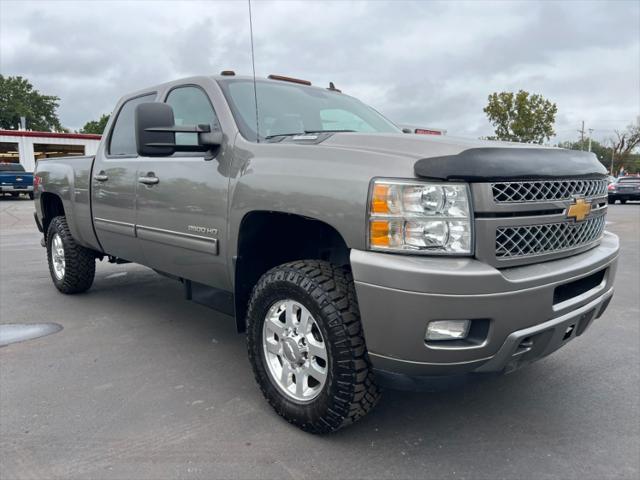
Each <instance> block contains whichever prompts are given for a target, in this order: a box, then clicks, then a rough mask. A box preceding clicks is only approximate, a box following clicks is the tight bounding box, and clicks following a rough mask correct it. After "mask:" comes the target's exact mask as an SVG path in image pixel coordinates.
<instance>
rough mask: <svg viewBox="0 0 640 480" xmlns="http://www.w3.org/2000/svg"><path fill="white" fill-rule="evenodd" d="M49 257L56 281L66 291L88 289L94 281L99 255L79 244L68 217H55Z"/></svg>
mask: <svg viewBox="0 0 640 480" xmlns="http://www.w3.org/2000/svg"><path fill="white" fill-rule="evenodd" d="M47 260H48V262H49V273H50V274H51V279H52V280H53V284H54V285H55V286H56V288H57V289H58V290H60V291H61V292H62V293H67V294H72V293H81V292H85V291H87V290H88V289H89V288H90V287H91V285H92V284H93V277H94V276H95V272H96V259H95V255H94V253H93V252H92V251H91V250H89V249H87V248H84V247H82V246H80V245H78V244H76V242H75V240H74V239H73V237H72V236H71V233H70V232H69V226H68V225H67V221H66V219H65V218H64V217H55V218H54V219H53V220H51V223H50V224H49V229H48V230H47Z"/></svg>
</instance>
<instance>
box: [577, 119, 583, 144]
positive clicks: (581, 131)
mask: <svg viewBox="0 0 640 480" xmlns="http://www.w3.org/2000/svg"><path fill="white" fill-rule="evenodd" d="M578 133H579V134H580V150H584V120H583V121H582V128H581V129H580V130H578Z"/></svg>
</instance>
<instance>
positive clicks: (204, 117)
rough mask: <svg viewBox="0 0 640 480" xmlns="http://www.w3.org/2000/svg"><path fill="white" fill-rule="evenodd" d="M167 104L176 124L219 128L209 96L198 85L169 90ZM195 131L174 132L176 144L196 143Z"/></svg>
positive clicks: (212, 128)
mask: <svg viewBox="0 0 640 480" xmlns="http://www.w3.org/2000/svg"><path fill="white" fill-rule="evenodd" d="M167 104H168V105H171V107H173V116H174V120H175V123H176V125H200V124H206V125H211V130H218V129H220V125H219V124H218V117H217V116H216V112H215V111H214V110H213V107H212V106H211V102H210V101H209V97H207V94H206V93H204V91H203V90H202V89H200V88H198V87H192V86H189V87H180V88H176V89H174V90H171V93H169V96H168V97H167ZM197 143H198V137H197V134H196V133H176V144H178V145H196V144H197Z"/></svg>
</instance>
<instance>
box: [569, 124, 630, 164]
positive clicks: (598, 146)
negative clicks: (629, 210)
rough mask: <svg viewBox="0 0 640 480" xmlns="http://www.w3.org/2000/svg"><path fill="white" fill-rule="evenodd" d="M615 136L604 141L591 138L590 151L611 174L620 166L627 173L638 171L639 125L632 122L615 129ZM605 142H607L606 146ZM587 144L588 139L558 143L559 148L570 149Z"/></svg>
mask: <svg viewBox="0 0 640 480" xmlns="http://www.w3.org/2000/svg"><path fill="white" fill-rule="evenodd" d="M615 133H616V138H612V139H610V140H608V141H607V142H605V143H600V142H598V141H597V140H593V139H591V152H593V153H594V154H595V155H596V157H597V158H598V160H600V163H602V165H604V166H605V167H606V169H607V170H609V171H610V172H611V171H612V170H613V174H614V175H615V174H617V173H618V172H619V171H620V167H624V169H625V171H626V172H628V173H640V152H638V147H639V146H640V127H639V126H638V125H637V124H632V125H629V126H628V127H627V129H626V130H624V131H619V130H616V132H615ZM607 144H609V145H608V146H607ZM588 145H589V139H586V140H585V141H584V142H581V141H580V140H576V141H575V142H572V141H567V142H561V143H559V144H558V147H560V148H568V149H570V150H586V149H587V148H588ZM612 159H613V169H612V168H611V160H612Z"/></svg>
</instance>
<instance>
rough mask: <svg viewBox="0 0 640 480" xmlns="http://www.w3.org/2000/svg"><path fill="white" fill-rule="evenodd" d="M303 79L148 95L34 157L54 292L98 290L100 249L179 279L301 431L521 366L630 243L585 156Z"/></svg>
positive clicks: (206, 84)
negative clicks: (75, 149)
mask: <svg viewBox="0 0 640 480" xmlns="http://www.w3.org/2000/svg"><path fill="white" fill-rule="evenodd" d="M303 83H304V82H301V81H297V80H294V79H287V78H283V77H274V76H272V77H270V78H268V79H258V80H257V82H256V83H255V91H254V83H253V79H251V78H248V77H240V76H235V75H231V74H230V73H227V74H225V75H221V76H215V77H208V76H203V77H193V78H187V79H184V80H180V81H175V82H171V83H166V84H163V85H157V86H154V87H150V88H146V89H143V90H140V91H138V92H135V93H132V94H130V95H126V96H125V97H123V98H122V99H121V100H120V101H119V102H118V104H117V105H116V108H115V111H114V114H113V115H112V116H111V119H110V120H109V124H108V125H107V128H106V131H105V135H104V137H103V140H102V142H101V144H100V147H99V149H98V152H97V154H96V155H95V156H88V157H74V158H73V159H65V158H59V159H49V160H48V161H47V162H41V163H39V164H38V167H37V170H36V172H35V175H36V178H35V185H36V190H35V206H36V214H35V217H36V218H35V219H36V223H37V224H38V226H39V228H40V230H41V231H42V232H43V233H44V240H43V242H44V244H45V245H46V250H47V258H48V263H49V270H50V273H51V278H52V280H53V283H54V284H55V286H56V287H57V288H58V290H60V291H61V292H63V293H67V294H72V293H79V292H83V291H85V290H87V289H88V288H89V287H90V286H91V284H92V282H93V278H94V273H95V263H96V259H100V260H102V259H107V260H109V261H112V262H124V261H129V262H136V263H140V264H142V265H146V266H148V267H150V268H152V269H154V270H156V271H157V272H159V273H163V274H165V275H167V276H169V277H171V278H174V279H177V280H179V281H181V282H182V284H183V285H184V290H185V294H186V296H187V298H189V299H192V300H195V301H198V302H200V303H204V304H207V305H209V306H212V307H214V308H217V309H219V310H222V311H224V312H227V313H228V314H230V315H232V316H234V317H235V321H236V324H237V328H238V330H239V331H241V332H246V337H247V347H248V354H249V358H250V360H251V363H252V366H253V370H254V373H255V377H256V380H257V382H258V384H259V386H260V388H261V390H262V392H263V394H264V396H265V397H266V399H267V400H268V401H269V403H270V404H271V405H272V406H273V407H274V409H275V410H276V411H277V412H278V413H279V414H280V415H282V416H283V417H284V418H286V419H287V420H288V421H290V422H292V423H294V424H295V425H298V426H299V427H301V428H303V429H305V430H307V431H311V432H328V431H332V430H336V429H338V428H340V427H342V426H344V425H347V424H349V423H352V422H353V421H355V420H357V419H358V418H360V417H362V416H363V415H365V414H366V413H367V412H368V411H369V410H370V409H371V408H372V407H373V406H374V405H375V403H376V401H377V399H378V397H379V387H380V386H390V387H397V388H417V387H418V386H419V385H420V384H421V382H423V380H424V379H425V378H432V377H433V376H441V375H457V374H467V373H472V372H508V371H511V370H514V369H516V368H518V367H520V366H522V365H525V364H527V363H530V362H532V361H534V360H536V359H539V358H541V357H543V356H545V355H547V354H549V353H551V352H553V351H554V350H556V349H558V348H559V347H562V346H563V345H565V344H566V343H567V342H569V341H571V340H572V339H574V338H576V337H579V336H581V335H582V334H584V332H585V330H587V328H588V327H589V326H590V325H591V324H592V323H593V321H594V320H595V319H597V318H598V317H599V316H600V315H602V313H603V311H604V310H605V308H606V307H607V305H608V303H609V301H610V300H611V297H612V295H613V280H614V276H615V271H616V261H617V256H618V239H617V237H616V236H615V235H613V234H611V233H608V232H606V231H605V215H606V212H607V180H606V171H605V169H604V168H603V167H602V166H601V165H600V163H599V162H598V161H597V160H596V157H595V156H594V155H593V154H590V153H587V152H579V151H568V150H562V149H556V148H543V147H538V146H531V145H523V144H509V143H498V142H484V141H469V140H462V139H456V138H453V137H450V136H444V137H437V136H429V135H412V134H404V133H402V132H401V130H399V129H398V128H397V127H396V126H395V125H394V124H392V123H391V122H389V121H388V120H386V119H385V118H384V117H383V116H381V115H380V114H379V113H377V112H376V111H375V110H373V109H371V108H369V107H367V106H366V105H364V104H363V103H361V102H360V101H358V100H356V99H354V98H353V97H350V96H347V95H345V94H343V93H341V92H339V91H337V90H336V89H335V88H333V87H331V88H329V89H325V88H318V87H313V86H310V84H303ZM256 98H257V107H258V108H257V109H256V105H255V99H256Z"/></svg>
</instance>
